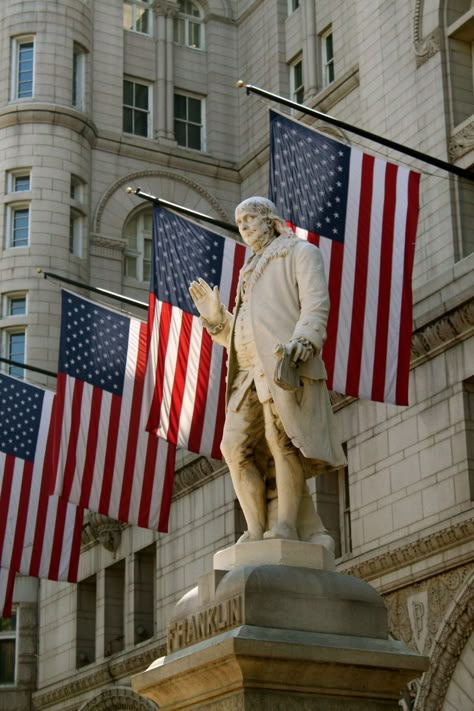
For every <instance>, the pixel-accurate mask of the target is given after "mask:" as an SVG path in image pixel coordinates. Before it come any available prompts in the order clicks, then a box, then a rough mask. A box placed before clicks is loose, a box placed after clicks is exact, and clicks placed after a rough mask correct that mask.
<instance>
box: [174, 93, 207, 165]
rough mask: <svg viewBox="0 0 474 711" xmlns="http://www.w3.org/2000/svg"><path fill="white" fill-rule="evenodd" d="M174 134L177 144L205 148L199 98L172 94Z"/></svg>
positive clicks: (201, 105)
mask: <svg viewBox="0 0 474 711" xmlns="http://www.w3.org/2000/svg"><path fill="white" fill-rule="evenodd" d="M174 134H175V138H176V141H177V143H178V145H179V146H185V147H186V148H193V149H194V150H196V151H202V150H205V148H204V124H203V102H202V100H201V99H196V98H195V97H193V96H187V95H186V94H175V95H174Z"/></svg>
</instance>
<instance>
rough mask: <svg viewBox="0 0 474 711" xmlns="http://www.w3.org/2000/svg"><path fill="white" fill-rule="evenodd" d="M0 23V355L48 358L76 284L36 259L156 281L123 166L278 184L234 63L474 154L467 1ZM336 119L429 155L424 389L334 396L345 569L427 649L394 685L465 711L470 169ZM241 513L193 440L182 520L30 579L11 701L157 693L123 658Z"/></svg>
mask: <svg viewBox="0 0 474 711" xmlns="http://www.w3.org/2000/svg"><path fill="white" fill-rule="evenodd" d="M0 38H1V40H0V67H1V68H2V70H3V71H2V72H1V73H0V172H1V180H0V200H1V201H2V203H3V209H2V210H1V211H0V234H1V236H2V244H1V258H0V292H1V293H0V296H1V313H0V338H1V353H2V355H3V356H6V357H14V358H15V359H17V360H18V359H19V360H21V359H22V358H24V359H25V360H26V362H28V363H29V364H32V365H35V366H39V367H42V368H45V369H48V370H53V371H54V370H55V368H56V363H57V352H58V339H59V286H58V284H57V283H55V282H54V281H53V280H47V281H45V280H44V279H43V278H42V277H41V276H40V275H38V274H37V273H36V268H37V267H41V268H42V269H43V270H47V271H50V272H55V273H59V274H61V275H63V276H66V277H69V278H71V279H75V280H80V281H84V282H88V283H91V284H98V285H101V286H104V287H105V288H108V289H110V290H112V291H115V292H120V293H123V294H126V295H129V296H132V297H134V298H136V299H139V300H141V301H146V298H147V280H148V275H149V256H150V255H149V248H150V238H151V234H150V214H151V213H150V206H149V204H147V203H144V202H143V201H141V200H140V199H139V198H137V197H136V196H134V195H133V194H132V195H130V194H128V193H127V192H126V188H127V187H128V186H132V187H137V186H140V187H141V188H142V190H144V191H146V192H148V193H151V194H154V195H156V196H158V197H161V198H164V199H167V200H170V201H172V202H175V203H178V204H183V205H186V206H187V207H190V208H193V209H196V210H198V211H200V212H204V213H207V214H209V215H211V216H214V217H218V218H220V219H223V220H227V221H229V220H231V219H232V215H233V209H234V207H235V205H236V204H237V203H238V202H239V201H240V200H241V199H243V198H245V197H248V196H249V195H252V194H262V195H265V194H266V191H267V180H268V155H269V154H268V105H267V103H266V102H263V101H262V100H260V99H257V98H256V97H255V96H247V95H246V94H245V92H244V91H243V90H237V89H236V88H235V83H236V81H237V80H238V79H243V80H244V81H245V82H247V83H251V84H254V85H257V86H261V87H264V88H265V89H267V90H269V91H271V92H274V93H276V94H281V95H283V96H287V97H288V96H289V97H291V98H295V99H296V100H298V101H301V102H303V103H305V104H307V105H309V106H312V107H316V108H318V109H319V110H321V111H324V112H327V113H331V114H333V115H335V116H337V117H338V118H340V119H342V120H344V121H346V122H352V123H354V124H356V125H358V126H361V127H364V128H365V129H367V130H369V131H372V132H374V133H377V134H380V135H384V136H386V137H388V138H390V139H392V140H394V141H398V142H400V143H404V144H407V145H409V146H412V147H414V148H416V149H418V150H420V151H424V152H426V153H427V154H430V155H432V156H436V157H438V158H441V159H444V160H449V161H451V162H453V163H456V164H457V165H459V166H461V167H464V168H471V170H474V168H473V165H474V88H473V87H474V83H473V61H472V48H473V46H474V3H472V2H471V0H412V1H411V2H402V1H401V0H396V1H395V2H392V1H390V2H389V1H388V0H372V1H371V2H366V1H365V0H355V1H354V2H351V3H349V2H345V1H344V0H299V1H298V0H238V1H237V0H199V2H197V1H194V0H179V1H178V0H102V1H101V2H100V3H99V2H93V0H11V1H10V2H8V3H6V2H3V3H0ZM315 126H316V127H317V128H319V129H321V130H328V128H327V126H325V125H324V124H323V123H322V122H316V124H315ZM337 135H338V137H339V138H340V139H341V140H343V141H348V142H352V143H353V144H354V145H359V146H362V147H363V148H366V149H367V150H369V151H376V152H377V153H378V154H380V153H382V154H383V155H384V156H388V157H389V158H391V159H394V160H403V161H405V162H408V163H411V164H413V166H414V167H415V168H417V169H419V170H420V169H421V170H422V171H423V176H422V181H421V210H420V220H419V229H418V236H417V245H416V253H415V266H414V279H413V286H414V335H413V341H412V368H411V375H410V405H409V406H408V407H403V408H402V407H396V406H392V405H382V404H378V403H374V402H367V401H358V400H353V399H349V398H343V397H340V396H336V395H334V397H333V404H334V410H335V412H336V417H337V420H338V426H339V430H340V433H341V436H342V439H343V441H344V443H345V446H346V449H347V458H348V468H347V470H346V471H341V472H338V473H334V474H332V475H330V476H329V475H326V476H325V477H322V478H320V479H318V480H317V481H316V482H315V483H314V492H313V493H314V495H315V498H316V499H317V501H318V506H319V508H320V510H321V511H322V513H323V516H324V517H325V519H326V521H327V522H328V524H329V525H330V527H331V530H332V531H333V533H334V535H335V536H336V538H337V545H338V551H337V552H338V558H337V568H338V570H340V571H343V572H346V573H350V574H352V575H356V576H359V577H362V578H364V579H365V580H367V581H369V582H370V583H371V584H372V585H374V587H376V588H377V589H378V590H379V591H380V592H381V593H382V595H383V596H384V598H385V601H386V604H387V607H388V610H389V617H390V624H391V630H392V634H393V635H394V636H395V637H397V638H399V639H403V640H404V641H405V642H406V643H407V644H408V645H410V646H411V647H413V648H414V649H418V650H419V651H420V652H423V653H424V654H427V655H429V656H430V659H431V666H430V669H429V671H428V672H427V673H426V674H425V675H424V676H423V677H422V678H421V679H419V680H414V683H413V685H412V688H410V689H405V690H404V692H403V699H402V700H401V705H402V707H403V708H405V709H410V708H416V709H417V710H418V711H422V710H423V711H434V710H438V709H439V710H440V711H441V710H442V711H448V710H449V711H466V710H467V709H469V708H472V704H473V698H474V680H473V672H472V670H473V668H474V637H473V621H474V555H473V541H474V516H473V504H472V500H473V496H474V352H473V351H474V348H473V344H474V338H473V327H474V298H473V297H474V288H473V282H474V280H473V273H474V253H473V252H474V229H473V225H474V219H473V218H474V186H473V183H472V182H469V181H467V180H461V179H459V178H455V177H453V176H449V175H448V174H447V173H444V172H443V171H440V170H436V169H434V168H430V167H429V166H427V165H422V164H419V163H416V164H415V162H414V161H411V160H410V159H406V158H404V157H403V156H401V155H400V154H396V153H394V152H389V151H387V150H385V149H382V148H381V147H380V146H379V145H378V144H376V143H372V142H368V141H363V140H362V139H359V138H357V137H356V136H355V135H352V134H349V133H343V132H338V134H337ZM137 313H139V314H140V313H141V314H142V315H143V312H138V311H137ZM2 367H5V366H2ZM13 374H19V373H18V372H17V371H15V369H14V370H13ZM26 377H27V378H28V379H29V380H30V381H31V382H34V383H37V384H40V385H43V386H46V387H49V388H51V389H54V388H55V380H54V378H52V377H49V376H43V375H39V374H28V375H27V376H26ZM241 527H242V520H241V516H240V514H239V511H238V510H237V507H236V503H235V497H234V494H233V491H232V487H231V484H230V479H229V476H228V473H227V472H226V468H225V466H223V465H222V464H221V463H220V462H215V461H208V460H206V459H204V458H201V457H191V456H189V455H187V454H185V453H181V454H180V459H179V462H178V468H177V472H176V481H175V491H174V500H173V505H172V512H171V520H170V533H169V534H155V533H153V532H151V531H147V530H144V529H138V528H133V527H129V526H124V525H120V524H117V523H116V522H113V521H110V520H108V519H105V518H104V517H101V516H98V515H95V514H90V515H89V516H88V518H87V521H86V525H85V527H84V532H83V549H82V553H81V560H80V572H79V583H78V584H77V585H72V584H65V583H53V582H48V581H39V582H38V581H34V580H31V579H23V578H18V579H17V583H16V587H15V605H16V617H15V623H14V624H13V623H11V624H5V625H4V626H3V627H2V629H1V631H0V660H2V664H0V667H1V673H2V675H3V678H2V679H1V680H0V708H1V709H2V710H3V709H5V711H8V710H9V709H15V711H23V710H25V711H26V710H27V709H36V710H38V711H39V710H41V711H42V710H43V709H48V711H79V709H80V710H81V711H103V710H105V709H109V708H114V709H117V710H118V711H126V710H131V709H134V710H135V709H136V710H137V711H138V710H143V711H145V710H147V709H150V710H151V709H152V708H155V707H154V706H153V704H152V703H151V702H149V701H146V700H145V699H140V698H139V697H138V696H137V695H136V694H135V693H134V692H133V691H132V690H131V687H130V676H131V675H132V674H134V673H136V672H138V671H140V670H142V669H143V668H145V667H146V666H147V665H148V664H149V663H150V662H151V661H152V660H153V659H155V658H156V657H157V656H160V655H161V653H162V650H163V645H164V643H165V636H166V624H167V620H168V618H169V614H170V611H171V609H172V607H173V605H174V603H175V602H176V601H177V600H178V599H179V597H180V596H181V595H182V594H183V593H184V592H185V591H187V590H189V588H191V587H192V586H193V585H194V584H195V582H196V580H197V577H198V576H199V575H201V574H202V573H204V572H205V571H206V570H208V569H209V568H210V567H211V560H212V554H213V553H214V552H215V551H216V550H218V549H219V548H222V547H225V546H226V545H229V544H231V543H233V542H234V541H235V539H236V536H237V535H238V533H239V531H240V530H241ZM12 644H13V648H14V650H15V652H14V655H13V657H12V656H11V649H12ZM5 650H9V651H8V654H7V652H6V651H5ZM6 654H7V656H8V655H10V656H9V657H8V658H9V659H10V660H11V659H13V662H14V663H13V671H11V669H10V668H9V667H8V664H5V663H4V660H5V658H6V657H5V655H6ZM2 655H3V656H2ZM415 697H416V700H415Z"/></svg>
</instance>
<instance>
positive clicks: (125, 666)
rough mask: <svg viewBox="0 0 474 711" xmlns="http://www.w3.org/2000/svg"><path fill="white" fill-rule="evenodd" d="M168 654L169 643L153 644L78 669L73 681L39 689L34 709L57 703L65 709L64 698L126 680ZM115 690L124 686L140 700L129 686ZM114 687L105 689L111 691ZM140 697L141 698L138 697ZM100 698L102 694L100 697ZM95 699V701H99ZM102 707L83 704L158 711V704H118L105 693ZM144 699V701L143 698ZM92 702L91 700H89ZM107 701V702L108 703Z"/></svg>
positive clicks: (88, 709)
mask: <svg viewBox="0 0 474 711" xmlns="http://www.w3.org/2000/svg"><path fill="white" fill-rule="evenodd" d="M165 654H166V644H159V645H158V644H156V643H154V644H152V645H150V647H148V648H146V649H143V648H142V649H140V651H139V652H138V653H137V652H136V650H133V651H132V652H128V653H125V654H124V655H123V656H121V657H119V658H117V659H113V660H107V661H106V662H104V663H103V664H98V665H93V668H92V670H90V671H82V670H81V671H79V672H77V673H76V676H74V677H72V681H69V682H66V683H65V682H64V681H62V682H59V683H58V684H57V685H56V686H54V688H52V689H51V688H48V690H47V691H37V692H35V694H34V698H33V708H34V709H35V711H41V709H47V708H49V707H51V706H55V705H58V707H59V708H65V707H66V704H65V701H66V700H67V699H73V698H75V697H77V695H78V694H83V693H86V692H89V691H92V690H96V689H97V688H98V687H101V686H102V687H104V686H105V685H106V684H110V681H111V678H112V679H124V678H125V677H129V676H131V675H132V674H136V673H138V672H139V671H143V669H146V668H147V667H148V666H149V665H150V664H151V663H152V662H153V661H154V660H155V659H158V658H159V657H163V656H164V655H165ZM113 689H118V690H120V689H122V690H124V691H126V692H128V694H132V693H133V697H129V698H133V700H134V701H136V699H137V695H136V694H135V693H134V692H132V690H131V689H130V688H129V687H125V686H124V687H120V686H114V687H113ZM113 689H105V691H108V692H109V693H110V692H111V691H113ZM121 698H122V700H123V699H126V698H127V696H126V695H125V696H124V695H122V697H121ZM139 698H140V697H139ZM99 699H100V696H99ZM96 700H97V699H94V700H93V701H96ZM102 701H103V706H102V707H99V706H98V707H95V706H90V707H89V706H83V707H82V708H81V711H84V709H86V711H98V709H100V708H103V709H104V711H105V709H107V711H109V710H110V711H112V709H113V711H120V710H121V709H126V710H127V711H129V710H130V711H131V710H132V709H133V711H135V709H136V711H156V706H155V705H152V706H143V705H142V706H135V707H134V706H130V707H129V706H120V705H119V704H118V703H117V705H115V703H114V700H113V697H110V696H106V697H105V698H102ZM142 701H143V700H142ZM87 703H91V701H89V702H87ZM107 704H108V705H107Z"/></svg>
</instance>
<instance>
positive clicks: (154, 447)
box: [56, 292, 176, 531]
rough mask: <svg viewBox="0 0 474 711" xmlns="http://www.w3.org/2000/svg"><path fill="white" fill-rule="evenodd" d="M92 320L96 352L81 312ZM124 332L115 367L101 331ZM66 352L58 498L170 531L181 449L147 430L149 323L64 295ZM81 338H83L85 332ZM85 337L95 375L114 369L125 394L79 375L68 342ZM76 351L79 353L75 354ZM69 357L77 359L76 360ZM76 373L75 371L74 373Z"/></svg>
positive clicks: (85, 354)
mask: <svg viewBox="0 0 474 711" xmlns="http://www.w3.org/2000/svg"><path fill="white" fill-rule="evenodd" d="M75 309H78V310H79V311H81V310H82V311H81V316H80V318H86V320H87V323H88V326H87V328H89V329H90V330H91V332H93V333H94V339H95V343H96V348H95V352H94V353H91V352H92V351H93V350H94V349H93V348H92V347H91V345H90V343H88V342H86V341H85V340H84V339H85V337H86V334H85V333H84V335H81V334H82V331H83V330H84V331H85V330H86V329H81V327H80V324H79V321H78V319H77V318H76V313H77V312H76V311H75ZM102 322H104V323H108V324H110V327H111V328H115V327H117V329H118V330H120V329H122V332H123V334H124V335H123V338H124V346H123V373H121V372H119V371H120V368H121V367H122V365H121V364H119V365H114V364H113V363H112V362H107V358H106V355H107V353H106V351H107V352H109V351H111V349H112V346H111V345H110V342H109V341H107V332H106V329H105V328H102V326H101V325H100V324H101V323H102ZM61 331H62V340H61V353H60V367H59V373H58V388H57V397H58V416H57V419H56V422H57V434H58V441H57V446H58V452H57V455H58V462H59V464H58V471H59V474H60V476H58V483H57V486H56V493H58V494H60V495H61V496H62V497H64V498H66V499H67V500H68V501H72V502H74V503H76V504H78V505H81V506H84V507H85V508H88V509H90V510H92V511H96V512H99V513H102V514H104V515H106V516H110V517H111V518H113V519H116V520H119V521H124V522H128V523H132V524H135V525H137V526H141V527H143V528H151V529H154V530H159V531H167V530H168V519H169V510H170V504H171V495H172V488H173V477H174V466H175V451H176V450H175V447H174V446H173V445H171V444H169V443H168V442H166V441H164V440H163V439H159V438H158V437H156V436H155V435H153V434H149V433H148V432H146V431H145V415H144V413H143V408H142V399H143V385H144V373H145V365H146V342H147V328H146V324H144V323H142V322H140V321H139V320H138V319H134V318H130V317H128V316H124V315H123V314H120V315H119V314H117V313H116V312H114V311H112V310H110V309H106V308H105V307H102V306H98V305H97V304H94V303H92V302H90V301H88V300H86V299H82V298H81V297H78V296H77V295H74V294H70V293H68V292H63V312H62V320H61ZM80 332H81V333H80ZM68 334H72V337H75V336H79V337H78V338H77V346H76V347H77V349H78V350H77V352H79V353H80V357H81V359H82V360H83V361H85V362H86V363H87V366H88V368H87V369H85V370H86V371H87V373H89V372H93V371H94V372H99V371H100V370H101V368H103V369H104V378H105V381H107V378H108V375H109V373H110V372H111V369H112V370H113V369H115V372H114V376H115V375H116V376H117V378H119V379H120V382H121V388H123V389H121V392H120V394H116V393H113V392H110V391H109V390H106V389H105V388H104V387H103V386H102V385H101V380H100V376H99V379H97V378H95V376H94V378H93V382H84V380H82V379H80V377H77V376H76V375H72V374H71V370H70V369H69V372H67V371H68V367H69V363H70V358H71V355H68V353H69V350H68V347H67V344H66V342H65V339H66V336H67V337H68V338H69V335H68ZM71 352H72V351H71ZM68 359H69V360H68ZM74 372H75V371H74Z"/></svg>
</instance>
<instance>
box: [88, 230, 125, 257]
mask: <svg viewBox="0 0 474 711" xmlns="http://www.w3.org/2000/svg"><path fill="white" fill-rule="evenodd" d="M90 244H91V245H94V247H105V248H107V249H116V250H118V251H119V252H123V251H124V250H125V249H126V248H127V242H126V241H125V240H118V239H113V238H112V237H104V236H103V235H101V234H99V233H98V232H91V235H90Z"/></svg>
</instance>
